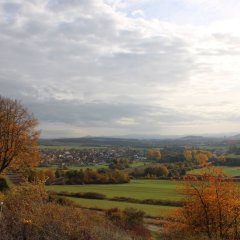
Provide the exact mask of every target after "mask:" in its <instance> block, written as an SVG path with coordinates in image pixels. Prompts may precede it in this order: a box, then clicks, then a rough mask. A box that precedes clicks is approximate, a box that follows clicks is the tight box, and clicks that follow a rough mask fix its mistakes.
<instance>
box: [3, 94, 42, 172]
mask: <svg viewBox="0 0 240 240" xmlns="http://www.w3.org/2000/svg"><path fill="white" fill-rule="evenodd" d="M36 126H37V120H36V119H35V118H34V116H33V115H32V114H30V113H28V111H27V109H26V108H25V107H24V106H23V105H22V104H21V103H20V102H19V101H17V100H13V99H10V98H6V97H1V96H0V173H2V172H3V171H5V170H6V169H8V168H14V169H19V168H22V167H24V166H25V167H30V166H35V165H37V163H38V159H39V151H38V144H37V143H38V137H39V132H38V131H37V130H36Z"/></svg>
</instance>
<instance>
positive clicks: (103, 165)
mask: <svg viewBox="0 0 240 240" xmlns="http://www.w3.org/2000/svg"><path fill="white" fill-rule="evenodd" d="M146 164H150V163H149V162H140V161H139V162H134V163H132V164H130V168H134V167H141V166H144V165H146ZM57 168H59V167H58V166H57V165H53V166H48V167H38V168H37V169H38V170H47V169H51V170H53V171H56V170H57ZM67 168H68V170H80V169H83V170H85V169H87V168H89V169H92V170H98V169H101V168H108V164H101V165H94V166H91V165H90V166H67ZM130 168H129V169H130Z"/></svg>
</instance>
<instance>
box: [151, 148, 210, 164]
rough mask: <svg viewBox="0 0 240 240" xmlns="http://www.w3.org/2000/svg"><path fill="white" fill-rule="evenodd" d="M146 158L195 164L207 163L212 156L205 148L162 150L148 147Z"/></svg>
mask: <svg viewBox="0 0 240 240" xmlns="http://www.w3.org/2000/svg"><path fill="white" fill-rule="evenodd" d="M147 158H148V159H149V160H152V161H162V162H183V161H189V162H190V161H191V162H193V163H196V164H197V165H200V166H204V165H207V164H208V162H209V160H211V159H212V158H213V154H212V152H210V151H206V150H188V149H184V148H175V149H174V148H171V149H169V148H164V149H163V150H162V152H161V151H160V149H148V151H147Z"/></svg>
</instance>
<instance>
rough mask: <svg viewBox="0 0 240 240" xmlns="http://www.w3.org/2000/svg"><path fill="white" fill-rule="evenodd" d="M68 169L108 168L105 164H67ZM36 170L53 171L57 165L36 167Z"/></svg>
mask: <svg viewBox="0 0 240 240" xmlns="http://www.w3.org/2000/svg"><path fill="white" fill-rule="evenodd" d="M67 168H68V170H80V169H83V170H85V169H87V168H89V169H92V170H98V169H101V168H108V165H107V164H102V165H94V166H68V167H67ZM37 169H38V170H47V169H51V170H53V171H56V170H57V169H58V166H49V167H38V168H37Z"/></svg>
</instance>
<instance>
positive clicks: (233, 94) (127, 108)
mask: <svg viewBox="0 0 240 240" xmlns="http://www.w3.org/2000/svg"><path fill="white" fill-rule="evenodd" d="M176 3H177V5H176ZM238 10H240V4H239V3H238V1H235V0H230V1H225V0H221V1H211V3H210V2H209V1H203V0H202V1H200V0H197V1H191V0H179V1H169V0H168V1H162V2H161V5H160V3H159V1H154V0H151V1H145V0H138V1H136V0H131V1H125V0H116V1H115V0H114V1H112V0H105V1H104V0H68V1H66V0H44V1H37V0H31V1H23V0H16V1H7V0H3V1H1V3H0V52H1V57H0V85H1V87H0V94H2V95H5V96H8V97H12V98H17V99H20V100H22V102H23V103H24V104H25V105H26V106H27V107H28V108H29V110H30V111H32V112H33V113H34V114H35V115H36V117H37V118H38V119H39V122H40V128H41V129H42V136H43V137H55V136H58V137H59V136H62V137H70V136H83V135H89V134H91V135H126V134H159V135H161V134H162V135H166V134H199V133H217V132H235V131H236V132H237V131H238V129H239V127H240V124H239V120H240V114H239V111H238V110H239V107H240V101H239V100H240V95H239V91H240V79H239V78H240V50H239V49H240V31H239V29H238V22H239V20H240V18H239V16H238V14H237V12H239V11H238ZM213 13H214V14H213Z"/></svg>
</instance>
